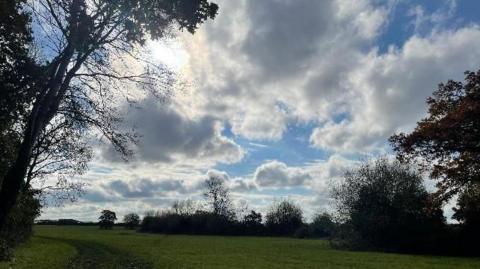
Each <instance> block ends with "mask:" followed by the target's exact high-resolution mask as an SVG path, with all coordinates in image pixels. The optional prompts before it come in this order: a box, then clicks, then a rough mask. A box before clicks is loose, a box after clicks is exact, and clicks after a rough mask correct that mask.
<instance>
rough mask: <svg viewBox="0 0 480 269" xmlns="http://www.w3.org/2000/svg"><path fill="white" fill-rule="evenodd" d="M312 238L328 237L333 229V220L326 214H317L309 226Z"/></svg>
mask: <svg viewBox="0 0 480 269" xmlns="http://www.w3.org/2000/svg"><path fill="white" fill-rule="evenodd" d="M310 229H311V233H312V236H313V237H320V238H322V237H330V236H331V235H332V233H333V231H334V229H335V223H334V221H333V218H332V216H331V215H330V214H328V213H322V214H318V215H316V216H315V217H314V218H313V221H312V223H311V224H310Z"/></svg>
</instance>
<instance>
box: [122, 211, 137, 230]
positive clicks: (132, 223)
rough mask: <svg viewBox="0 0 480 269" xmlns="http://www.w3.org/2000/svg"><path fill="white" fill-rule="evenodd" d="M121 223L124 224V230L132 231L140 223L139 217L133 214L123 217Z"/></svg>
mask: <svg viewBox="0 0 480 269" xmlns="http://www.w3.org/2000/svg"><path fill="white" fill-rule="evenodd" d="M123 222H124V223H125V228H126V229H130V230H133V229H135V228H136V227H137V226H138V224H139V223H140V216H138V215H137V214H135V213H130V214H127V215H125V216H124V217H123Z"/></svg>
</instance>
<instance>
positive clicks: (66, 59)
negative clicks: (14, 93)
mask: <svg viewBox="0 0 480 269" xmlns="http://www.w3.org/2000/svg"><path fill="white" fill-rule="evenodd" d="M74 51H75V50H74V48H73V47H71V46H67V48H66V49H65V50H64V53H63V55H62V57H61V58H60V60H59V61H58V62H57V63H56V64H55V66H54V67H53V68H51V70H52V73H53V74H52V75H51V76H50V81H49V83H48V85H47V86H46V87H45V88H44V89H43V91H42V94H40V95H39V96H38V97H37V101H36V102H35V104H34V106H33V109H32V112H31V113H30V115H29V119H28V122H27V126H26V128H25V131H24V136H23V140H22V143H21V145H20V148H19V151H18V155H17V158H16V160H15V162H14V163H13V164H12V166H11V167H10V168H9V170H8V171H7V173H6V175H5V176H4V178H3V180H2V185H1V188H0V230H2V229H3V227H4V225H5V223H6V221H7V219H8V215H9V213H10V211H11V210H12V208H13V207H14V205H15V203H16V201H17V199H18V196H19V194H20V190H21V188H22V185H23V184H24V180H25V176H26V174H27V170H28V166H29V164H30V158H31V154H32V150H33V147H34V145H35V142H36V141H37V139H38V137H39V135H40V133H41V131H42V130H44V129H45V127H46V126H47V125H48V123H49V122H50V120H51V119H52V118H53V117H54V116H55V114H56V113H57V111H58V108H59V106H60V103H61V100H62V99H63V96H64V94H65V91H66V89H67V88H68V85H69V84H70V80H71V79H72V74H71V72H72V70H70V71H68V72H67V68H68V65H69V63H70V60H71V58H72V56H73V54H74ZM76 69H78V68H76ZM74 71H76V70H74Z"/></svg>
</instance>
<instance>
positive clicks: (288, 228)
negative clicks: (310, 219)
mask: <svg viewBox="0 0 480 269" xmlns="http://www.w3.org/2000/svg"><path fill="white" fill-rule="evenodd" d="M302 225H303V212H302V209H300V207H299V206H297V205H296V204H294V203H293V202H291V201H289V200H282V201H280V202H279V203H274V204H273V206H272V207H271V208H270V211H269V212H268V213H267V217H266V227H267V230H268V232H269V233H270V234H272V235H294V233H295V231H296V230H297V229H298V228H300V227H301V226H302Z"/></svg>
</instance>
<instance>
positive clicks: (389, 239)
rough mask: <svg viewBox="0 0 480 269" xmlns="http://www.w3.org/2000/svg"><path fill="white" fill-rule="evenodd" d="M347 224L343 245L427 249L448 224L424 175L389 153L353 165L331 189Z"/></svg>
mask: <svg viewBox="0 0 480 269" xmlns="http://www.w3.org/2000/svg"><path fill="white" fill-rule="evenodd" d="M332 194H333V198H334V199H335V201H336V205H337V209H338V212H339V214H340V217H341V219H342V220H343V222H344V224H343V225H341V229H342V230H340V231H337V232H336V238H335V240H337V243H338V242H340V243H339V244H338V245H343V246H348V245H349V246H350V247H351V248H361V249H382V250H387V251H426V250H428V249H429V248H430V245H431V241H430V240H431V236H432V235H433V234H435V233H438V231H439V229H442V228H443V227H444V218H443V215H442V211H441V209H440V208H439V206H438V205H433V204H432V203H431V199H430V195H429V193H428V192H427V191H426V190H425V187H424V186H423V180H422V177H421V175H420V174H419V173H418V172H417V171H415V170H413V169H411V168H410V167H408V166H405V165H402V164H400V163H399V162H397V161H393V162H390V161H388V160H387V159H385V158H381V159H379V160H377V161H373V162H366V163H364V164H363V165H361V166H360V167H359V168H357V169H354V170H351V171H348V172H346V173H345V175H344V181H343V183H341V184H340V185H339V186H337V187H335V188H334V189H333V191H332Z"/></svg>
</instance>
